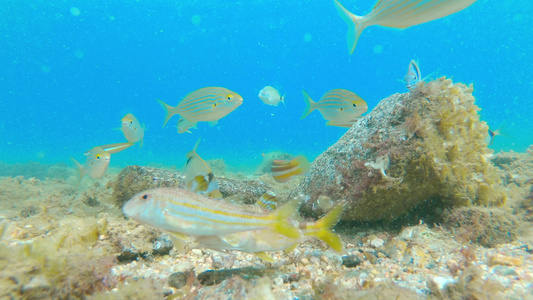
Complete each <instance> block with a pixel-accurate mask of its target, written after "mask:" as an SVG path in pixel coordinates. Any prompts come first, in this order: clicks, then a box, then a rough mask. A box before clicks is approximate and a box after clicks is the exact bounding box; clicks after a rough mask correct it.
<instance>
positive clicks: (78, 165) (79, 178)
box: [70, 157, 85, 187]
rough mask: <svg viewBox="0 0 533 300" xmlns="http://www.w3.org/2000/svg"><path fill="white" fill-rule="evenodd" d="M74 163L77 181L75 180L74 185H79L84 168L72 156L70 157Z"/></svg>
mask: <svg viewBox="0 0 533 300" xmlns="http://www.w3.org/2000/svg"><path fill="white" fill-rule="evenodd" d="M70 159H71V160H72V161H73V162H74V164H76V166H77V167H78V176H79V177H78V181H77V182H76V187H78V186H80V183H81V180H82V179H83V175H85V169H84V168H83V166H82V164H80V163H79V162H78V161H77V160H75V159H74V158H73V157H71V158H70Z"/></svg>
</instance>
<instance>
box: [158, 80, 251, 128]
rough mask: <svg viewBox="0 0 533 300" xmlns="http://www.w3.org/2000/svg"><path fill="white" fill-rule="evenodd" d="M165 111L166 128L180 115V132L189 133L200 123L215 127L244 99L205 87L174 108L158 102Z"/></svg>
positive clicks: (229, 92)
mask: <svg viewBox="0 0 533 300" xmlns="http://www.w3.org/2000/svg"><path fill="white" fill-rule="evenodd" d="M157 101H159V103H160V104H161V107H163V109H164V110H165V114H166V116H165V122H164V124H163V126H165V125H166V124H167V122H168V120H169V119H170V118H171V117H172V116H174V115H176V114H179V115H180V116H181V119H180V120H179V121H178V132H179V133H183V132H189V128H191V127H193V128H194V127H196V124H197V123H198V122H209V123H210V124H211V125H215V124H216V123H217V122H218V120H220V119H221V118H223V117H225V116H227V115H228V114H229V113H231V112H232V111H234V110H235V109H236V108H237V107H239V106H240V105H241V104H242V101H243V99H242V97H241V96H240V95H239V94H237V93H235V92H233V91H230V90H228V89H226V88H222V87H205V88H201V89H199V90H196V91H194V92H191V93H189V94H187V95H186V96H185V98H183V100H181V101H180V103H179V104H178V105H177V106H176V107H172V106H170V105H168V104H166V103H165V102H163V101H161V100H159V99H158V100H157Z"/></svg>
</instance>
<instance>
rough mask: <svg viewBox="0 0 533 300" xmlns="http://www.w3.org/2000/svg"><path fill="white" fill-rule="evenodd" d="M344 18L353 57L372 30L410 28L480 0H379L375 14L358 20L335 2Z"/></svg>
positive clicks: (374, 10) (372, 13) (375, 7)
mask: <svg viewBox="0 0 533 300" xmlns="http://www.w3.org/2000/svg"><path fill="white" fill-rule="evenodd" d="M333 1H334V3H335V8H337V12H338V13H339V15H340V16H341V18H342V19H343V20H344V21H345V22H346V23H347V24H348V35H347V39H348V51H349V52H350V54H352V53H353V51H354V49H355V45H356V44H357V40H359V36H360V35H361V32H363V30H364V29H365V28H367V27H369V26H372V25H380V26H384V27H393V28H402V29H403V28H407V27H410V26H414V25H418V24H422V23H426V22H429V21H433V20H436V19H440V18H443V17H446V16H449V15H451V14H454V13H456V12H459V11H461V10H463V9H465V8H467V7H469V6H470V5H472V4H473V3H474V2H476V0H379V1H378V2H377V3H376V5H374V8H373V9H372V11H371V12H370V13H369V14H367V15H365V16H357V15H354V14H353V13H351V12H349V11H348V10H347V9H346V8H344V7H343V6H342V5H341V4H340V3H339V1H337V0H333Z"/></svg>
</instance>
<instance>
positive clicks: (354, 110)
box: [301, 89, 368, 127]
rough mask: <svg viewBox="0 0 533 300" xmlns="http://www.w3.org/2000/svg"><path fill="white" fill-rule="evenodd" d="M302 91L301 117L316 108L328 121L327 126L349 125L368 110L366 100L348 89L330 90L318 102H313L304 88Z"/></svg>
mask: <svg viewBox="0 0 533 300" xmlns="http://www.w3.org/2000/svg"><path fill="white" fill-rule="evenodd" d="M302 93H303V96H304V101H305V105H306V108H305V111H304V113H303V115H302V117H301V119H303V118H305V117H307V116H308V115H309V114H310V113H311V112H313V111H314V110H315V109H317V110H318V111H319V112H320V114H321V115H322V117H323V118H324V119H325V120H327V121H328V122H327V123H326V125H328V126H339V127H351V124H353V123H354V122H355V121H356V120H357V119H358V118H360V117H361V115H362V114H364V113H365V112H367V110H368V104H367V103H366V101H365V100H363V99H362V98H361V97H359V96H358V95H357V94H356V93H354V92H352V91H349V90H345V89H333V90H330V91H328V92H326V93H325V94H324V96H322V98H320V101H318V102H314V101H313V99H311V97H309V95H308V94H307V93H306V92H305V91H304V90H302Z"/></svg>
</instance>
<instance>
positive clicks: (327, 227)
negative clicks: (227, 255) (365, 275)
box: [196, 205, 343, 261]
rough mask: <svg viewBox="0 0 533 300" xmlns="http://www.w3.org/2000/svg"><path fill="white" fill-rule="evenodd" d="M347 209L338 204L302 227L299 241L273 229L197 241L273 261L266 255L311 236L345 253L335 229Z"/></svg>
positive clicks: (289, 246) (220, 248) (204, 245)
mask: <svg viewBox="0 0 533 300" xmlns="http://www.w3.org/2000/svg"><path fill="white" fill-rule="evenodd" d="M342 210H343V206H342V205H337V206H336V207H335V208H334V209H332V210H331V211H330V212H329V213H328V214H326V215H325V216H324V217H322V218H321V219H320V220H318V221H316V222H302V223H299V224H298V226H297V227H298V228H299V235H298V237H296V238H291V237H287V236H285V235H281V234H279V233H277V232H274V231H272V230H271V229H263V230H254V231H245V232H237V233H232V234H227V235H221V236H202V237H199V238H197V239H196V242H197V243H198V244H199V245H200V246H203V247H206V248H211V249H215V250H236V251H242V252H248V253H253V254H256V255H257V256H259V257H260V258H262V259H264V260H266V261H273V259H272V258H271V257H270V256H269V255H267V254H266V253H265V252H272V251H280V250H285V251H287V250H292V248H294V247H295V246H297V245H298V244H299V243H302V242H304V241H305V240H307V239H308V238H309V237H316V238H319V239H320V240H322V241H324V242H326V243H327V244H328V245H329V246H330V247H331V248H333V249H334V250H336V251H338V252H342V249H343V246H342V241H341V239H340V238H339V236H338V235H337V234H335V233H334V232H333V231H332V228H333V227H334V226H335V224H337V222H338V221H339V220H340V217H341V215H342ZM293 222H295V221H294V220H293Z"/></svg>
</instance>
